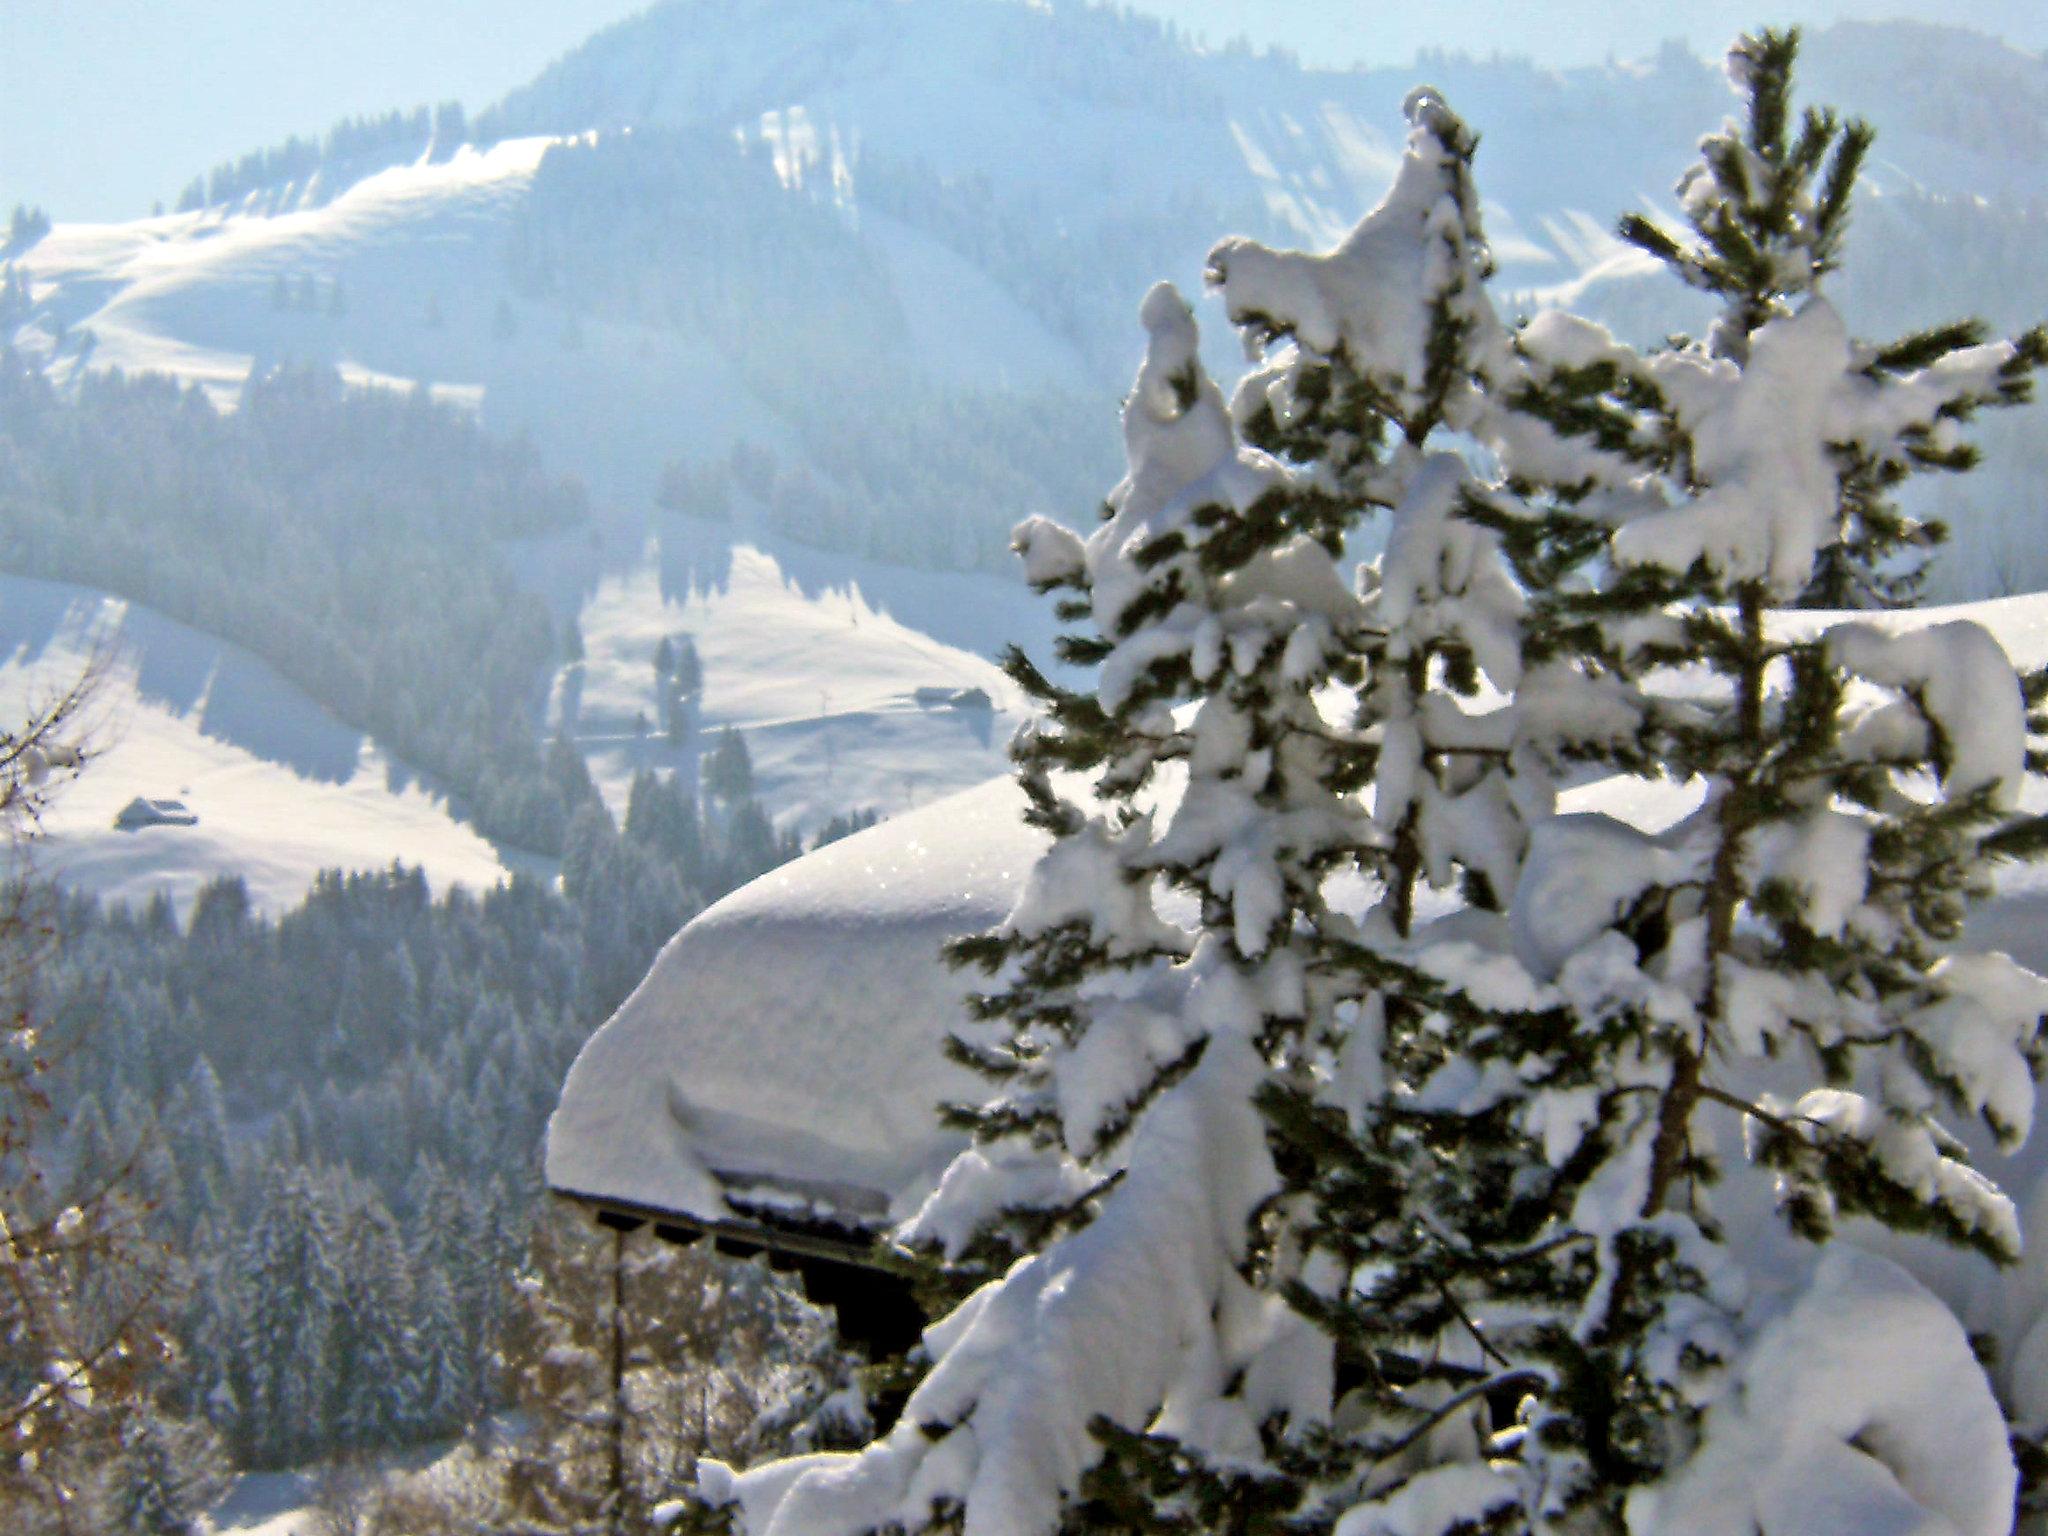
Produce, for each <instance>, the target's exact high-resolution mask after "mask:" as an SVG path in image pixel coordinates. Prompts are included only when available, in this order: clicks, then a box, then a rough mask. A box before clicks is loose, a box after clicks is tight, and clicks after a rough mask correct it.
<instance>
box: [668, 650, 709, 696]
mask: <svg viewBox="0 0 2048 1536" xmlns="http://www.w3.org/2000/svg"><path fill="white" fill-rule="evenodd" d="M672 677H673V680H674V682H675V686H676V692H678V693H680V694H681V695H682V696H683V697H684V698H695V697H696V696H697V695H698V694H700V693H702V692H703V691H704V662H703V660H702V658H700V657H699V656H698V655H697V642H696V641H695V640H694V639H692V638H691V637H690V636H688V635H678V636H676V663H675V670H674V672H673V673H672Z"/></svg>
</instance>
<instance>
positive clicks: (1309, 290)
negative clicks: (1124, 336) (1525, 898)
mask: <svg viewBox="0 0 2048 1536" xmlns="http://www.w3.org/2000/svg"><path fill="white" fill-rule="evenodd" d="M1407 112H1408V116H1409V119H1410V123H1411V132H1410V137H1409V144H1408V153H1407V157H1406V159H1405V162H1404V164H1403V166H1402V169H1401V172H1400V175H1399V177H1398V179H1397V181H1396V183H1395V186H1394V188H1393V190H1392V192H1391V193H1390V194H1389V196H1388V198H1387V199H1386V201H1385V203H1384V204H1383V205H1382V206H1381V207H1380V208H1379V209H1377V210H1375V211H1374V212H1373V213H1372V214H1371V215H1369V216H1368V217H1367V218H1366V219H1365V220H1364V221H1363V222H1362V223H1361V224H1360V225H1359V226H1358V228H1357V229H1356V230H1354V231H1353V232H1352V233H1351V234H1350V235H1349V236H1348V237H1347V238H1346V239H1345V241H1343V242H1342V243H1341V244H1340V245H1339V246H1338V247H1337V248H1336V249H1335V250H1333V251H1331V252H1329V253H1328V254H1326V255H1308V254H1304V253H1299V252H1276V251H1271V250H1268V249H1266V248H1264V247H1262V246H1258V245H1255V244H1252V243H1250V242H1246V241H1232V242H1227V243H1226V244H1225V245H1223V246H1221V247H1219V248H1218V249H1217V251H1216V253H1215V254H1214V256H1213V257H1212V259H1211V270H1212V276H1213V277H1214V279H1215V280H1216V282H1217V284H1218V286H1219V287H1220V289H1221V290H1222V293H1223V296H1224V299H1225V301H1226V303H1227V304H1228V305H1229V308H1230V312H1231V315H1232V318H1233V319H1236V320H1238V321H1239V322H1240V323H1242V324H1245V325H1247V326H1248V327H1249V328H1250V329H1251V331H1252V333H1253V336H1254V338H1255V339H1256V340H1258V341H1260V342H1261V343H1263V344H1264V346H1265V347H1266V349H1267V354H1268V359H1269V360H1268V362H1267V364H1266V366H1265V367H1264V368H1262V369H1260V370H1259V371H1257V372H1255V373H1254V374H1253V375H1252V376H1251V377H1250V378H1249V379H1248V380H1247V381H1246V383H1245V385H1244V386H1243V387H1242V388H1241V389H1240V391H1239V394H1238V402H1237V413H1238V415H1239V417H1240V419H1241V420H1242V421H1243V422H1244V424H1245V429H1246V431H1247V434H1248V435H1249V436H1250V437H1251V438H1252V440H1253V441H1255V442H1257V443H1259V444H1260V445H1261V446H1263V447H1267V448H1269V449H1270V450H1271V451H1273V452H1275V453H1276V454H1277V455H1279V456H1281V457H1283V458H1284V459H1287V460H1288V461H1290V462H1291V463H1292V464H1293V465H1294V467H1295V469H1296V476H1295V483H1296V484H1297V485H1302V486H1307V487H1313V490H1312V491H1311V492H1310V494H1315V495H1321V496H1324V497H1327V498H1329V499H1330V500H1331V501H1332V502H1334V503H1335V504H1337V505H1339V506H1341V507H1343V508H1344V509H1345V512H1344V516H1345V520H1346V522H1347V523H1355V522H1356V521H1357V520H1358V518H1359V515H1360V510H1361V509H1372V508H1384V509H1385V514H1386V543H1385V550H1384V552H1383V554H1382V555H1381V556H1380V557H1379V558H1378V559H1376V560H1374V561H1372V562H1370V563H1369V564H1368V565H1366V566H1365V567H1363V568H1362V570H1361V573H1360V574H1361V581H1360V589H1361V592H1362V594H1363V596H1364V611H1363V615H1362V622H1361V624H1360V625H1359V626H1358V628H1357V630H1356V631H1355V632H1354V634H1353V635H1352V636H1351V637H1349V638H1350V641H1351V646H1352V657H1351V659H1350V668H1351V675H1350V676H1349V677H1348V679H1347V680H1348V681H1349V682H1350V683H1351V686H1352V691H1353V694H1354V696H1355V701H1356V703H1355V713H1354V718H1353V721H1352V729H1351V733H1350V735H1349V736H1348V738H1347V740H1346V747H1345V754H1346V758H1347V761H1348V764H1349V773H1348V774H1347V777H1346V783H1347V785H1350V786H1358V787H1369V788H1370V791H1371V797H1372V808H1373V817H1374V821H1375V823H1376V826H1377V827H1378V829H1379V839H1378V841H1377V842H1376V843H1375V844H1374V845H1372V846H1369V847H1368V848H1366V849H1365V850H1363V851H1362V854H1361V857H1360V860H1359V862H1360V865H1361V872H1362V873H1363V874H1365V875H1366V876H1367V877H1368V882H1369V888H1370V891H1371V893H1372V895H1371V900H1370V904H1369V906H1368V907H1367V910H1366V911H1365V912H1364V913H1363V914H1362V916H1361V917H1360V920H1359V921H1358V922H1357V923H1356V924H1355V925H1352V924H1349V923H1347V922H1345V921H1343V920H1342V919H1333V920H1330V921H1328V922H1326V924H1325V934H1326V938H1327V939H1328V940H1329V942H1327V943H1326V946H1325V955H1324V958H1323V961H1322V975H1323V979H1324V984H1325V985H1328V986H1332V987H1334V988H1336V989H1337V990H1338V992H1339V994H1340V995H1341V996H1342V997H1343V998H1344V1002H1343V1003H1342V1004H1341V1006H1340V1008H1339V1010H1338V1018H1339V1020H1340V1022H1341V1024H1342V1031H1341V1033H1340V1034H1339V1035H1338V1036H1337V1037H1336V1038H1333V1039H1330V1040H1328V1041H1325V1042H1321V1043H1320V1044H1321V1049H1320V1052H1319V1054H1317V1055H1316V1056H1314V1057H1312V1058H1311V1059H1310V1061H1309V1063H1308V1064H1307V1070H1304V1071H1302V1072H1301V1073H1299V1074H1297V1076H1296V1077H1295V1079H1294V1080H1292V1081H1288V1082H1285V1083H1275V1084H1273V1085H1271V1086H1270V1087H1269V1088H1268V1089H1267V1091H1266V1093H1265V1095H1264V1098H1263V1101H1262V1107H1263V1108H1264V1110H1265V1112H1266V1114H1267V1117H1268V1120H1269V1126H1270V1130H1269V1134H1270V1136H1271V1138H1272V1141H1273V1144H1274V1147H1275V1150H1276V1154H1277V1158H1278V1164H1279V1168H1280V1172H1281V1176H1282V1179H1283V1182H1284V1183H1285V1184H1286V1186H1287V1188H1288V1190H1289V1192H1290V1193H1289V1195H1288V1197H1287V1199H1286V1201H1284V1202H1275V1206H1274V1208H1273V1209H1274V1212H1277V1211H1279V1210H1287V1211H1289V1212H1290V1213H1291V1214H1292V1218H1293V1224H1294V1227H1295V1230H1296V1233H1297V1235H1296V1238H1295V1241H1296V1242H1297V1243H1298V1244H1299V1245H1300V1246H1301V1247H1302V1248H1303V1249H1304V1250H1305V1251H1306V1252H1307V1253H1308V1254H1310V1255H1311V1256H1312V1259H1311V1261H1310V1262H1309V1263H1307V1264H1304V1265H1303V1266H1302V1272H1303V1276H1304V1280H1305V1282H1306V1283H1302V1284H1298V1285H1295V1286H1293V1287H1291V1288H1290V1291H1289V1296H1290V1300H1291V1301H1292V1303H1293V1305H1294V1306H1295V1307H1296V1308H1297V1309H1298V1310H1300V1311H1301V1312H1303V1313H1305V1314H1306V1315H1308V1316H1310V1317H1312V1318H1314V1319H1315V1320H1316V1321H1317V1322H1318V1324H1320V1325H1321V1326H1322V1327H1324V1328H1325V1329H1326V1330H1327V1331H1328V1332H1329V1333H1330V1334H1331V1335H1332V1337H1333V1340H1334V1342H1335V1345H1336V1349H1337V1358H1338V1362H1339V1372H1340V1374H1339V1386H1340V1387H1341V1388H1343V1389H1344V1390H1343V1395H1342V1397H1341V1399H1340V1401H1339V1402H1338V1403H1337V1404H1336V1408H1335V1422H1334V1425H1333V1431H1334V1432H1333V1433H1332V1434H1331V1435H1330V1436H1329V1437H1328V1438H1327V1440H1326V1442H1325V1451H1326V1454H1325V1456H1324V1459H1323V1462H1322V1464H1321V1466H1320V1467H1319V1468H1317V1469H1316V1480H1317V1481H1318V1482H1319V1483H1320V1485H1321V1486H1320V1487H1313V1488H1304V1489H1302V1490H1299V1491H1298V1495H1297V1496H1298V1499H1299V1506H1298V1508H1299V1518H1302V1519H1305V1520H1307V1521H1309V1522H1311V1523H1313V1522H1314V1521H1315V1520H1316V1519H1317V1518H1318V1517H1320V1518H1323V1519H1327V1518H1328V1517H1329V1515H1330V1513H1331V1512H1332V1511H1333V1510H1335V1509H1337V1508H1341V1507H1342V1505H1343V1503H1344V1502H1345V1500H1346V1499H1347V1497H1349V1496H1350V1495H1351V1494H1352V1493H1354V1492H1355V1491H1356V1490H1358V1489H1360V1488H1365V1487H1370V1486H1373V1485H1374V1484H1377V1483H1384V1482H1386V1481H1388V1480H1390V1479H1391V1478H1393V1477H1394V1476H1396V1475H1397V1472H1398V1470H1399V1469H1404V1468H1412V1467H1414V1466H1416V1465H1418V1464H1419V1463H1421V1462H1423V1461H1426V1460H1428V1459H1430V1458H1433V1457H1435V1456H1438V1455H1441V1454H1445V1453H1446V1449H1447V1448H1456V1447H1459V1446H1463V1447H1466V1448H1468V1449H1469V1448H1471V1447H1474V1446H1476V1443H1477V1441H1476V1437H1475V1436H1474V1434H1473V1432H1472V1427H1471V1426H1472V1425H1473V1423H1474V1422H1475V1421H1481V1420H1483V1419H1484V1417H1485V1412H1486V1402H1487V1399H1488V1397H1489V1395H1492V1396H1494V1397H1500V1396H1502V1395H1503V1394H1506V1393H1509V1392H1512V1391H1513V1390H1515V1389H1516V1388H1517V1387H1519V1386H1521V1385H1525V1384H1526V1378H1525V1376H1524V1374H1523V1373H1522V1371H1520V1370H1518V1369H1517V1368H1516V1367H1514V1366H1513V1365H1512V1364H1511V1363H1509V1362H1507V1361H1505V1360H1502V1359H1499V1358H1498V1357H1496V1356H1493V1355H1491V1354H1490V1353H1489V1348H1488V1344H1487V1341H1486V1339H1485V1338H1484V1337H1483V1336H1482V1334H1481V1332H1480V1330H1479V1328H1478V1327H1477V1326H1476V1324H1475V1323H1474V1321H1473V1319H1472V1318H1471V1317H1470V1316H1468V1315H1467V1314H1466V1313H1465V1312H1464V1311H1463V1310H1462V1309H1461V1307H1460V1306H1459V1304H1458V1302H1457V1299H1456V1295H1455V1290H1456V1278H1457V1276H1458V1274H1459V1270H1460V1266H1461V1265H1462V1264H1463V1263H1465V1262H1467V1261H1468V1259H1469V1249H1470V1247H1471V1245H1472V1244H1473V1242H1474V1241H1475V1239H1480V1238H1482V1237H1484V1238H1487V1239H1493V1240H1498V1239H1499V1238H1500V1237H1501V1236H1502V1235H1503V1234H1505V1233H1508V1232H1511V1231H1513V1230H1515V1229H1516V1228H1517V1227H1518V1226H1525V1225H1528V1224H1529V1222H1530V1220H1531V1207H1532V1206H1533V1205H1534V1204H1535V1203H1536V1202H1535V1200H1534V1198H1533V1197H1534V1195H1535V1191H1533V1190H1531V1189H1528V1188H1526V1187H1516V1186H1515V1185H1514V1183H1513V1179H1514V1175H1515V1173H1516V1172H1517V1171H1518V1170H1517V1168H1516V1166H1515V1164H1514V1161H1513V1159H1512V1157H1511V1156H1506V1155H1503V1153H1504V1152H1505V1151H1506V1150H1507V1149H1506V1148H1502V1147H1494V1146H1488V1145H1485V1144H1484V1143H1483V1142H1482V1141H1481V1140H1480V1139H1478V1138H1469V1139H1464V1140H1463V1141H1462V1142H1461V1144H1460V1145H1458V1147H1457V1155H1455V1156H1453V1155H1451V1148H1450V1147H1449V1146H1448V1145H1447V1144H1446V1142H1445V1140H1444V1137H1443V1123H1442V1119H1441V1116H1440V1115H1438V1114H1437V1113H1436V1107H1435V1104H1434V1103H1433V1102H1431V1101H1429V1100H1428V1099H1425V1098H1423V1097H1421V1096H1418V1094H1417V1093H1416V1089H1417V1087H1418V1085H1420V1084H1422V1083H1424V1082H1425V1081H1433V1086H1434V1087H1435V1088H1436V1089H1437V1090H1438V1097H1441V1096H1442V1093H1443V1091H1444V1089H1445V1087H1446V1085H1447V1084H1448V1083H1453V1082H1456V1081H1457V1079H1458V1078H1459V1077H1460V1074H1461V1071H1462V1066H1461V1063H1459V1062H1458V1061H1457V1060H1456V1053H1455V1052H1454V1051H1453V1050H1451V1049H1450V1041H1451V1039H1452V1037H1453V1034H1454V1028H1453V1026H1452V1021H1451V1020H1450V1019H1449V1018H1447V1014H1454V1015H1455V1016H1456V1025H1455V1028H1456V1029H1461V1030H1465V1031H1478V1030H1486V1031H1493V1032H1505V1031H1508V1030H1510V1029H1512V1028H1513V1027H1514V1026H1515V1025H1516V1024H1517V1023H1518V1022H1519V1021H1518V1020H1516V1019H1515V1018H1513V1017H1511V1016H1505V1015H1503V1012H1502V1010H1501V1009H1500V1008H1499V1007H1498V1006H1497V1005H1496V1004H1494V1003H1492V1002H1489V1001H1486V1000H1481V999H1475V998H1473V997H1468V996H1464V995H1462V994H1460V993H1458V992H1456V991H1455V990H1453V989H1450V988H1448V987H1446V986H1445V985H1444V983H1443V981H1442V980H1441V978H1440V975H1439V972H1442V971H1444V970H1445V969H1446V968H1447V967H1449V966H1451V964H1452V963H1453V960H1454V959H1455V958H1457V957H1460V956H1461V955H1462V952H1463V951H1465V950H1469V949H1471V948H1472V944H1473V940H1474V938H1475V937H1487V936H1497V935H1499V934H1500V933H1501V932H1502V931H1503V928H1504V922H1505V919H1504V917H1503V916H1502V915H1501V911H1502V908H1503V907H1504V905H1505V902H1506V900H1507V898H1508V896H1509V895H1510V894H1511V893H1512V892H1513V890H1514V888H1515V885H1516V883H1517V877H1518V872H1519V869H1520V863H1521V858H1522V854H1523V850H1524V847H1525V845H1526V842H1527V837H1528V826H1529V823H1530V822H1531V821H1532V820H1540V819H1542V818H1544V817H1547V816H1548V815H1549V814H1550V812H1551V810H1552V807H1553V804H1554V800H1555V793H1556V790H1555V772H1554V769H1555V765H1554V764H1553V763H1552V762H1551V761H1548V760H1547V759H1546V758H1545V757H1544V756H1543V755H1542V754H1540V753H1537V752H1534V751H1531V750H1529V749H1528V747H1527V746H1526V745H1525V744H1524V742H1523V739H1522V737H1523V731H1522V727H1521V723H1520V720H1519V715H1518V711H1517V709H1516V708H1515V707H1514V704H1513V701H1512V696H1513V693H1514V690H1515V689H1516V688H1517V687H1518V685H1519V684H1520V682H1521V680H1522V671H1523V667H1522V654H1521V653H1522V620H1523V616H1524V610H1525V607H1526V598H1525V595H1524V593H1523V590H1522V589H1521V587H1520V586H1519V585H1518V584H1517V582H1516V580H1515V577H1514V575H1513V573H1512V572H1511V570H1510V568H1509V566H1508V563H1507V561H1506V560H1505V558H1504V556H1503V552H1502V550H1501V547H1500V544H1499V541H1498V537H1497V535H1496V534H1495V533H1494V532H1493V531H1492V530H1491V529H1490V528H1489V527H1488V526H1486V525H1485V523H1483V522H1482V521H1479V520H1476V519H1475V518H1473V517H1472V516H1470V515H1468V514H1469V512H1470V510H1471V509H1472V508H1473V507H1474V506H1477V505H1482V504H1484V503H1486V502H1488V501H1490V500H1496V499H1498V498H1499V497H1501V496H1502V495H1503V494H1505V488H1504V487H1503V486H1501V485H1498V484H1495V483H1491V482H1489V481H1486V480H1484V479H1482V476H1481V471H1480V469H1479V468H1478V466H1479V465H1481V464H1483V463H1485V462H1486V455H1485V454H1484V453H1482V452H1479V451H1477V450H1480V449H1482V448H1496V449H1497V448H1498V447H1500V446H1501V445H1500V444H1498V443H1497V442H1496V441H1495V439H1496V438H1497V437H1498V436H1499V435H1500V433H1501V430H1502V427H1503V422H1502V420H1501V418H1502V416H1503V414H1504V413H1503V411H1502V409H1501V406H1500V405H1499V403H1498V398H1497V397H1498V396H1499V395H1500V394H1501V393H1502V386H1503V383H1504V381H1506V380H1508V379H1511V378H1512V377H1514V375H1515V365H1514V362H1513V359H1512V358H1511V356H1510V354H1509V351H1508V338H1507V335H1506V332H1505V330H1504V328H1503V327H1502V326H1501V324H1500V322H1499V321H1498V319H1497V317H1496V316H1495V314H1494V312H1493V310H1492V308H1491V306H1490V305H1489V303H1488V301H1487V298H1486V295H1485V292H1484V286H1483V285H1484V282H1485V279H1486V276H1487V275H1488V273H1489V271H1490V263H1489V261H1488V257H1487V251H1486V245H1485V240H1484V236H1483V233H1482V231H1481V228H1480V219H1479V197H1478V194H1477V191H1476V190H1475V187H1474V184H1473V179H1472V159H1473V152H1474V148H1475V142H1474V139H1473V136H1472V135H1471V134H1470V132H1469V131H1468V130H1467V129H1466V128H1465V126H1464V125H1463V124H1462V123H1461V122H1460V121H1459V120H1458V119H1457V117H1456V116H1455V115H1454V114H1452V112H1451V111H1450V110H1449V108H1448V107H1447V106H1446V105H1445V103H1444V102H1443V101H1442V99H1441V98H1440V97H1439V96H1438V95H1437V93H1435V92H1434V91H1431V90H1428V89H1421V90H1417V91H1416V92H1414V93H1413V94H1412V95H1411V96H1410V98H1409V100H1408V103H1407ZM1519 435H1524V436H1525V435H1526V433H1523V434H1519ZM1469 1191H1478V1192H1480V1194H1481V1199H1480V1200H1478V1201H1474V1202H1472V1203H1471V1204H1470V1205H1469V1206H1468V1207H1467V1208H1466V1214H1468V1215H1469V1216H1471V1217H1472V1218H1473V1219H1474V1221H1475V1223H1477V1226H1476V1227H1475V1228H1473V1229H1468V1230H1465V1231H1460V1232H1451V1231H1447V1230H1446V1228H1445V1226H1444V1224H1442V1223H1440V1222H1439V1221H1438V1220H1437V1219H1436V1207H1437V1206H1438V1205H1440V1204H1444V1203H1449V1202H1452V1201H1454V1200H1455V1199H1456V1198H1457V1196H1459V1195H1462V1194H1465V1193H1466V1192H1469ZM1272 1214H1273V1213H1272V1212H1269V1215H1268V1220H1269V1222H1270V1221H1271V1219H1272Z"/></svg>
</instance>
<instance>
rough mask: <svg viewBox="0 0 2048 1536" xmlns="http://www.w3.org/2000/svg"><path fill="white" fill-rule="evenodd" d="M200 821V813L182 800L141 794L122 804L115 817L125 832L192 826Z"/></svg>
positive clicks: (117, 823) (118, 825) (116, 822)
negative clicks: (147, 828) (161, 798)
mask: <svg viewBox="0 0 2048 1536" xmlns="http://www.w3.org/2000/svg"><path fill="white" fill-rule="evenodd" d="M198 823H199V817H198V815H197V814H196V813H195V812H194V811H192V810H191V809H190V808H189V807H188V806H187V805H186V804H185V802H184V801H182V800H149V799H145V798H144V797H143V796H141V795H137V796H136V797H135V798H134V799H133V800H130V801H129V802H128V803H127V804H126V805H124V806H122V807H121V810H120V813H119V814H118V815H116V816H115V817H114V825H115V826H116V827H118V828H120V830H121V831H123V832H134V831H137V830H139V829H140V828H142V827H191V826H197V825H198Z"/></svg>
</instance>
